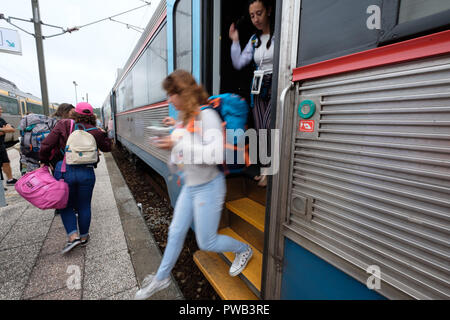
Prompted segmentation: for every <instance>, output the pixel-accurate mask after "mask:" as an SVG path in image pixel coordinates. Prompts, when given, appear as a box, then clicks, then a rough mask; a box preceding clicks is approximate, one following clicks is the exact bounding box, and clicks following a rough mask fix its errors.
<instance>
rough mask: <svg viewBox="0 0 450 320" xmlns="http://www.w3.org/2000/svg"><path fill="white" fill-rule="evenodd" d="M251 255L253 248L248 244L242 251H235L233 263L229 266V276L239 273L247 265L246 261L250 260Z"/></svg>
mask: <svg viewBox="0 0 450 320" xmlns="http://www.w3.org/2000/svg"><path fill="white" fill-rule="evenodd" d="M252 255H253V250H252V248H251V247H250V246H248V249H247V250H245V251H244V252H242V253H236V257H235V258H234V261H233V264H232V265H231V268H230V272H229V274H230V276H232V277H235V276H237V275H238V274H239V273H241V272H242V271H243V270H244V269H245V267H246V266H247V263H248V262H249V261H250V259H251V258H252Z"/></svg>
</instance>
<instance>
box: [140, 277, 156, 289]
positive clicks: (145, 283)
mask: <svg viewBox="0 0 450 320" xmlns="http://www.w3.org/2000/svg"><path fill="white" fill-rule="evenodd" d="M154 277H155V274H154V273H151V274H148V275H147V276H146V277H145V278H144V280H143V281H142V288H144V287H146V286H147V285H148V284H149V283H150V282H152V280H153V278H154Z"/></svg>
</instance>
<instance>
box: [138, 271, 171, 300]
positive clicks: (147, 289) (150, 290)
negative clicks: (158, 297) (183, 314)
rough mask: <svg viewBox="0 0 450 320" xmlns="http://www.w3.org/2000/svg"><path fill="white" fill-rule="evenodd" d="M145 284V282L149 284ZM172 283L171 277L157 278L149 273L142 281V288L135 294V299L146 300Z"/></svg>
mask: <svg viewBox="0 0 450 320" xmlns="http://www.w3.org/2000/svg"><path fill="white" fill-rule="evenodd" d="M147 283H148V285H146V286H144V284H147ZM169 285H170V277H167V278H166V279H164V280H161V281H159V280H157V279H156V277H155V276H154V275H148V276H147V277H145V279H144V281H143V282H142V289H141V290H139V291H138V292H136V295H135V296H134V299H135V300H145V299H148V298H149V297H151V296H152V295H154V294H155V293H156V292H158V291H161V290H162V289H165V288H167V287H168V286H169Z"/></svg>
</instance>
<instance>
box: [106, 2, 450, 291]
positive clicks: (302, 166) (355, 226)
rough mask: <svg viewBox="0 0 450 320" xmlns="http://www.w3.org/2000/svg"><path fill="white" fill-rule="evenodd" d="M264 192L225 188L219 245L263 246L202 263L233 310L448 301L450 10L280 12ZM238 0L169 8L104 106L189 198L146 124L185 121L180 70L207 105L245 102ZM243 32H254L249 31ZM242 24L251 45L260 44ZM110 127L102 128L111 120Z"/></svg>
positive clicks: (243, 5)
mask: <svg viewBox="0 0 450 320" xmlns="http://www.w3.org/2000/svg"><path fill="white" fill-rule="evenodd" d="M275 11H276V21H275V34H274V39H275V41H274V43H275V48H274V60H275V62H274V73H273V85H272V101H273V104H272V107H273V109H272V115H273V123H272V125H273V128H274V129H278V130H279V131H280V135H281V139H280V140H281V141H282V144H281V145H280V147H279V149H278V150H275V152H276V153H277V154H278V155H280V163H279V165H280V166H279V169H280V170H279V171H278V172H277V173H276V174H275V175H273V176H272V177H271V179H269V184H268V186H267V188H265V189H262V188H258V187H257V186H255V183H254V181H253V179H251V175H250V177H249V173H246V174H245V175H243V176H233V177H231V176H230V177H228V178H227V198H226V204H225V210H224V214H223V221H222V223H221V226H220V230H219V232H221V233H224V234H228V235H231V236H233V237H239V238H241V239H244V240H245V241H247V242H248V243H250V244H251V245H252V246H253V248H254V252H255V253H254V256H253V258H252V261H250V263H249V265H248V267H247V268H246V270H244V272H243V273H242V274H241V275H240V278H231V277H229V276H228V274H227V268H228V267H227V265H229V264H230V263H231V261H232V259H233V256H232V255H231V256H230V255H229V254H228V253H224V254H220V255H218V254H215V253H209V252H202V251H198V252H196V253H195V254H194V260H195V262H196V263H197V265H198V266H199V268H200V269H201V271H202V272H204V273H205V275H206V278H207V279H208V280H209V281H210V282H211V284H212V285H213V286H214V288H215V289H216V291H217V292H218V293H219V295H220V296H221V297H222V298H223V299H255V298H262V299H385V298H389V299H450V282H449V279H450V200H449V199H450V161H449V156H450V30H449V26H450V2H449V1H420V0H408V1H402V0H341V1H339V0H338V1H336V0H320V1H315V0H282V1H281V0H279V1H276V8H275ZM241 16H244V17H245V16H248V7H247V1H242V0H226V1H225V0H179V1H175V0H167V1H165V0H162V1H161V3H160V5H159V7H158V8H157V10H156V11H155V13H154V16H153V17H152V19H151V21H150V22H149V24H148V26H147V28H146V29H145V32H144V33H143V35H142V37H141V38H140V40H139V42H138V43H137V45H136V47H135V48H134V50H133V51H132V53H131V56H130V57H129V59H128V61H127V62H126V64H125V66H124V67H123V69H122V71H121V73H120V74H119V76H118V78H117V80H116V83H115V85H114V86H113V88H111V90H110V94H108V97H107V99H106V101H105V103H104V106H103V110H102V116H103V117H104V119H103V122H104V123H105V124H106V123H108V120H109V119H112V123H113V126H112V128H110V129H112V130H113V132H114V135H115V138H116V140H117V141H118V143H120V144H121V145H122V146H124V147H125V148H127V149H128V150H129V152H130V153H132V154H134V155H135V156H136V157H139V158H140V159H142V160H143V161H144V162H146V163H147V164H148V165H149V166H151V167H152V168H153V169H154V170H155V171H156V172H158V173H159V174H160V175H161V176H162V177H163V178H164V179H165V181H166V184H167V189H168V192H169V195H170V198H171V202H172V204H174V203H175V201H176V198H177V196H178V192H179V190H180V188H179V187H178V186H177V184H176V179H173V178H172V177H171V175H170V173H169V171H168V169H167V167H166V161H167V159H168V157H169V153H168V152H166V151H162V150H159V149H157V148H155V147H154V146H152V145H151V144H150V143H149V132H148V131H147V129H146V127H147V126H149V125H153V124H158V123H160V122H161V120H162V119H163V118H164V117H166V116H169V115H170V116H173V117H175V116H176V110H175V109H174V108H173V106H171V105H169V104H168V103H167V100H166V95H165V92H164V91H163V89H162V87H161V82H162V80H163V79H164V78H165V77H166V76H167V75H168V74H169V73H171V72H172V71H174V70H175V69H185V70H188V71H190V72H192V74H193V75H194V76H195V78H196V79H197V80H198V81H199V82H200V83H202V84H203V85H204V86H205V88H206V89H207V91H208V92H209V93H210V94H211V95H215V94H219V93H225V92H234V93H238V94H240V95H242V96H245V97H248V93H249V90H250V81H251V70H250V72H249V70H243V71H236V70H233V67H232V65H231V61H230V45H231V41H230V40H229V37H228V30H229V26H230V24H231V22H233V21H236V20H238V19H239V18H240V17H241ZM247 20H248V19H247ZM253 32H254V31H253V28H252V26H251V25H250V24H249V23H248V24H247V25H245V24H242V25H241V27H240V29H239V33H240V40H241V47H243V46H245V44H246V43H247V42H248V39H249V38H250V36H251V34H252V33H253ZM106 118H108V119H106Z"/></svg>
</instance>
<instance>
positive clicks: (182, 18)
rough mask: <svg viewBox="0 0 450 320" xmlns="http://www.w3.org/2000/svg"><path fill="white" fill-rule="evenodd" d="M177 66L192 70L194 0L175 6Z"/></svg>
mask: <svg viewBox="0 0 450 320" xmlns="http://www.w3.org/2000/svg"><path fill="white" fill-rule="evenodd" d="M175 68H176V69H184V70H186V71H189V72H191V71H192V0H179V1H178V4H177V6H176V8H175Z"/></svg>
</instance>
